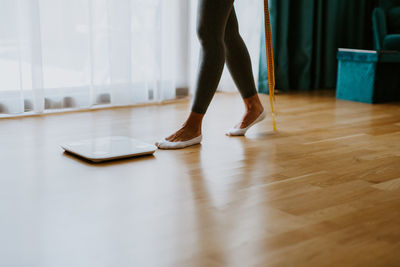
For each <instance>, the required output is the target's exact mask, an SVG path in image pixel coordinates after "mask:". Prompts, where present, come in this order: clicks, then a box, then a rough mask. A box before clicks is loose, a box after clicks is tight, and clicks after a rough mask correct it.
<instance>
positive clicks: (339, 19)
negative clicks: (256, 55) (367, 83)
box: [258, 0, 377, 93]
mask: <svg viewBox="0 0 400 267" xmlns="http://www.w3.org/2000/svg"><path fill="white" fill-rule="evenodd" d="M376 2H377V1H376V0H269V3H270V4H269V7H270V13H271V14H270V15H271V24H272V32H273V42H274V59H275V72H276V73H275V74H276V88H277V89H279V90H282V91H289V90H311V89H317V88H335V85H336V73H337V60H336V53H337V49H338V48H339V47H343V48H354V49H372V47H373V38H372V19H371V17H372V11H373V9H374V7H375V6H376V5H377V3H376ZM263 25H264V24H263ZM258 82H259V89H260V92H262V93H266V92H267V91H268V81H267V64H266V57H265V36H264V28H263V31H262V38H261V55H260V69H259V81H258Z"/></svg>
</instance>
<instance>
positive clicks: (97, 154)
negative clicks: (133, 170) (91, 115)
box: [60, 136, 157, 162]
mask: <svg viewBox="0 0 400 267" xmlns="http://www.w3.org/2000/svg"><path fill="white" fill-rule="evenodd" d="M60 146H61V147H62V148H63V149H64V150H65V151H67V152H69V153H72V154H74V155H77V156H80V157H82V158H85V159H87V160H90V161H92V162H102V161H107V160H114V159H122V158H129V157H137V156H144V155H151V154H153V153H154V152H155V151H156V150H157V147H156V146H155V145H151V144H148V143H144V142H142V141H139V140H136V139H132V138H130V137H125V136H111V137H102V138H94V139H87V140H82V141H77V142H71V143H66V144H61V145H60Z"/></svg>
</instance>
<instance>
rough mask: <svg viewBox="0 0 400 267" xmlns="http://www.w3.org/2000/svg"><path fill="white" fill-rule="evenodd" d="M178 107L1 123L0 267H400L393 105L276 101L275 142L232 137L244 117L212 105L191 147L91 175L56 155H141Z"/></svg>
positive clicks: (185, 104) (316, 96)
mask: <svg viewBox="0 0 400 267" xmlns="http://www.w3.org/2000/svg"><path fill="white" fill-rule="evenodd" d="M261 97H262V100H263V102H264V103H265V106H266V107H267V106H268V103H267V97H266V96H265V95H262V96H261ZM189 104H190V102H189V101H182V102H179V103H175V104H169V105H163V106H145V107H139V108H116V109H109V110H99V111H92V112H76V113H66V114H56V115H47V116H39V117H30V118H18V119H4V120H0V170H1V173H0V214H1V218H0V266H40V267H46V266H49V267H54V266H56V267H60V266H68V267H71V266H85V267H87V266H96V267H98V266H113V267H114V266H115V267H119V266H207V267H212V266H240V267H242V266H400V253H399V252H400V104H385V105H369V104H361V103H353V102H346V101H337V100H335V98H334V95H333V93H330V92H319V93H318V92H317V93H313V94H305V93H304V94H282V95H278V111H279V117H278V132H276V133H273V132H272V126H271V120H270V117H268V119H267V120H265V121H263V122H262V123H260V124H259V125H256V126H255V127H254V128H252V129H251V130H250V131H249V132H248V135H247V137H239V138H232V137H227V136H225V135H224V132H225V130H227V129H229V128H230V127H231V126H232V125H234V124H235V123H237V121H238V120H239V118H240V117H241V114H242V111H243V105H242V103H241V100H240V97H239V95H238V94H227V93H225V94H217V95H216V96H215V98H214V100H213V102H212V104H211V106H210V109H209V112H208V113H207V115H206V117H205V122H204V129H203V130H204V133H203V135H204V138H203V143H202V145H199V146H195V147H191V148H188V149H185V150H179V151H161V150H159V151H156V153H155V154H154V156H151V157H145V158H139V159H129V160H122V161H115V162H111V163H104V164H98V165H95V164H90V163H88V162H85V161H81V160H79V159H76V158H74V157H72V156H70V155H68V154H64V153H63V151H62V150H61V148H60V147H58V144H59V143H63V142H65V141H69V140H78V139H83V138H90V137H96V136H108V135H125V136H131V137H135V138H139V139H142V140H144V141H147V142H150V143H154V141H156V140H158V139H159V138H162V137H164V136H166V135H169V134H170V133H172V131H173V130H174V129H176V128H177V127H178V126H180V125H181V124H182V122H183V120H184V118H185V116H186V115H187V110H188V108H189Z"/></svg>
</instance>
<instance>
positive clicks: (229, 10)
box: [192, 0, 257, 114]
mask: <svg viewBox="0 0 400 267" xmlns="http://www.w3.org/2000/svg"><path fill="white" fill-rule="evenodd" d="M233 2H234V0H198V7H197V8H198V10H197V25H196V30H197V36H198V38H199V40H200V44H201V50H200V61H199V66H198V73H197V80H196V91H195V95H194V99H193V102H192V111H193V112H196V113H201V114H204V113H206V111H207V108H208V106H209V104H210V102H211V100H212V98H213V96H214V94H215V91H216V89H217V86H218V83H219V81H220V78H221V75H222V71H223V69H224V63H225V60H226V63H227V66H228V69H229V72H230V73H231V76H232V78H233V80H234V82H235V84H236V86H237V88H238V89H239V92H240V94H241V96H242V98H248V97H251V96H253V95H255V94H257V89H256V85H255V82H254V77H253V71H252V67H251V60H250V55H249V52H248V50H247V47H246V45H245V43H244V41H243V39H242V37H241V36H240V34H239V26H238V21H237V18H236V13H235V9H234V7H233Z"/></svg>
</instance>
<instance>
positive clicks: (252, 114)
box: [235, 94, 264, 129]
mask: <svg viewBox="0 0 400 267" xmlns="http://www.w3.org/2000/svg"><path fill="white" fill-rule="evenodd" d="M243 101H244V104H245V107H246V112H245V114H244V115H243V117H242V120H241V121H240V122H239V123H238V124H236V125H235V128H240V129H243V128H246V127H247V126H249V125H250V124H251V123H252V122H254V121H255V120H256V119H257V118H258V116H260V114H261V113H262V112H263V111H264V107H263V106H262V104H261V102H260V99H259V98H258V95H257V94H256V95H254V96H252V97H249V98H245V99H243Z"/></svg>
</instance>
